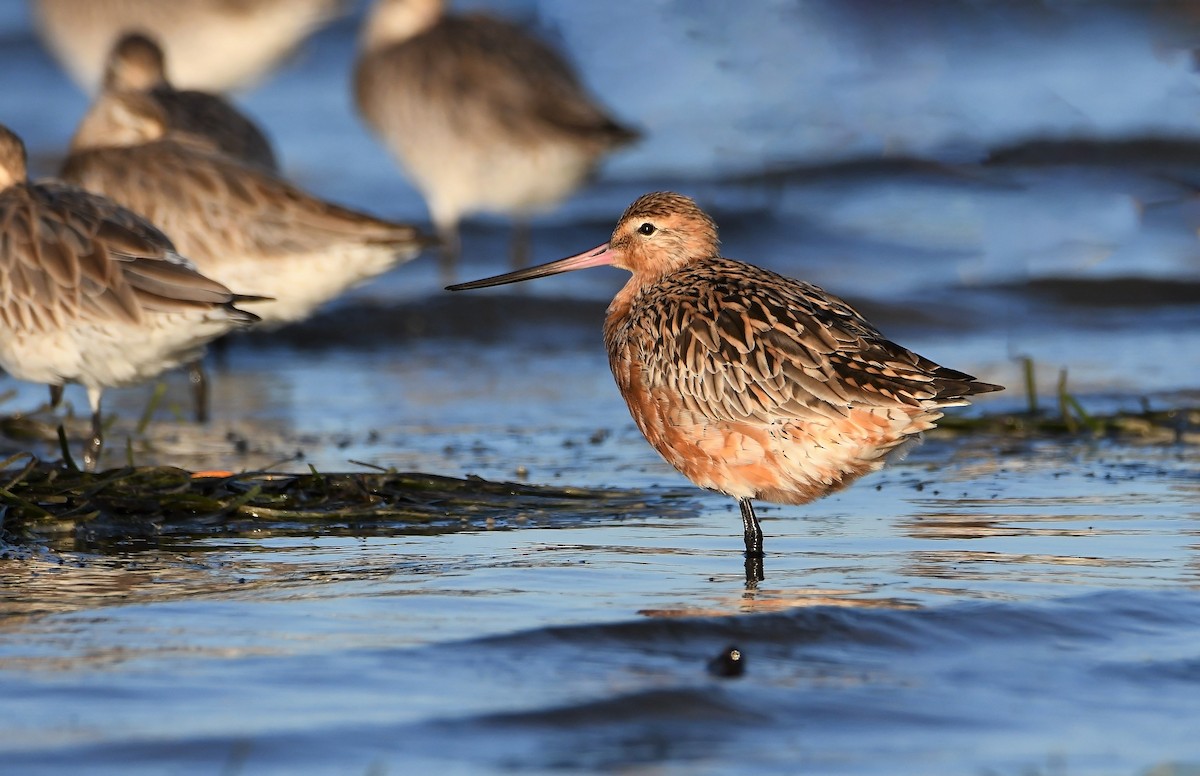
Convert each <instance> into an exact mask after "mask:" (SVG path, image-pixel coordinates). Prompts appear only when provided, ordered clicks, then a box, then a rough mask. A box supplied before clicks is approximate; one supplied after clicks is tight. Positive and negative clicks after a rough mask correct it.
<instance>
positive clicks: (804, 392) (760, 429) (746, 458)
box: [452, 192, 1000, 574]
mask: <svg viewBox="0 0 1200 776" xmlns="http://www.w3.org/2000/svg"><path fill="white" fill-rule="evenodd" d="M601 264H612V265H613V266H617V267H621V268H622V269H626V270H629V271H630V272H632V273H633V277H632V278H630V280H629V282H628V283H627V284H626V285H625V286H624V287H623V288H622V289H621V290H620V291H619V292H618V293H617V294H616V296H615V297H614V299H613V302H612V304H611V305H610V306H609V309H608V315H607V318H606V320H605V323H604V341H605V344H606V346H607V348H608V354H609V364H610V366H611V367H612V372H613V376H614V377H615V378H616V382H617V386H618V387H619V388H620V390H621V394H622V396H624V397H625V401H626V402H627V403H628V405H629V410H630V412H631V413H632V415H633V418H634V420H635V422H636V423H637V425H638V428H640V429H641V431H642V433H643V434H645V435H646V438H647V439H648V440H649V441H650V443H651V444H652V445H653V446H654V448H655V449H656V450H658V452H659V453H661V454H662V456H663V457H664V458H665V459H666V460H667V461H668V462H670V463H671V464H672V465H673V466H675V468H677V469H678V470H679V471H680V472H682V473H683V474H684V475H685V476H687V477H688V478H689V479H690V480H692V482H694V483H696V484H697V485H700V486H701V487H704V488H710V489H713V490H717V491H720V492H722V493H725V494H728V495H730V496H733V497H734V498H736V499H738V501H739V503H740V504H741V507H742V515H743V520H744V521H745V530H746V549H747V553H748V555H751V556H754V555H761V551H762V543H761V542H762V539H761V536H762V534H761V529H759V527H758V521H757V518H756V517H755V516H754V513H753V509H752V507H751V506H750V502H751V500H752V499H763V500H766V501H774V502H781V503H787V504H803V503H806V502H808V501H811V500H813V499H815V498H818V497H820V496H823V495H825V494H827V493H830V492H832V491H835V490H837V489H839V488H842V487H845V486H846V485H848V484H849V483H850V482H852V481H853V480H854V479H856V478H857V477H859V476H861V475H863V474H866V473H868V472H871V471H874V470H876V469H878V468H880V467H881V466H882V465H883V464H884V461H885V459H886V457H887V456H888V455H889V453H892V452H893V451H895V450H896V449H897V448H898V447H900V446H901V445H903V444H904V443H905V442H906V441H908V440H911V439H915V438H916V436H917V435H918V434H919V433H920V432H922V431H925V430H927V429H930V428H932V427H933V425H934V423H935V422H936V421H937V420H938V418H940V417H941V416H942V410H943V409H944V408H946V407H954V406H959V405H964V404H967V403H968V401H967V397H968V396H971V395H973V394H978V393H985V392H988V391H996V390H1000V386H996V385H991V384H988V383H982V382H979V381H977V380H976V379H975V378H974V377H972V376H970V375H968V374H965V373H963V372H959V371H956V370H953V369H948V368H946V367H943V366H939V365H937V364H935V363H933V362H932V361H930V360H929V359H927V358H923V357H922V356H919V355H917V354H916V353H913V352H912V351H910V350H908V349H906V348H904V347H901V346H900V345H897V344H896V343H894V342H892V341H890V340H888V339H887V338H885V337H884V336H883V335H882V334H881V333H880V332H879V331H878V330H877V329H876V328H875V327H874V326H872V325H871V324H870V323H869V322H868V321H867V320H866V319H865V318H863V317H862V316H861V315H860V314H858V313H857V312H856V311H855V310H854V309H853V308H851V307H850V306H849V305H847V304H846V303H845V302H843V301H842V300H840V299H838V298H837V297H835V296H832V295H831V294H828V293H826V292H825V291H823V290H822V289H820V288H818V287H817V286H814V285H811V284H809V283H803V282H800V281H797V280H793V279H791V278H787V277H784V276H782V275H778V274H776V273H774V272H770V271H768V270H764V269H760V268H759V267H755V266H753V265H750V264H745V263H742V262H739V261H734V260H732V259H726V258H722V257H721V256H720V254H719V250H718V241H717V232H716V226H715V224H714V223H713V221H712V219H711V218H709V217H708V215H707V214H705V213H704V212H703V211H702V210H700V208H699V207H697V206H696V204H695V202H693V201H692V200H691V199H689V198H687V197H684V196H681V195H679V194H673V193H663V192H660V193H655V194H647V195H645V196H643V197H641V198H640V199H638V200H637V201H636V202H634V203H633V204H632V205H631V206H630V207H629V208H628V209H627V210H626V211H625V214H624V215H623V216H622V217H621V220H620V222H619V223H618V224H617V227H616V229H615V230H614V232H613V234H612V238H611V239H610V240H609V242H608V243H607V244H606V245H602V246H599V247H598V248H596V249H593V250H592V251H588V252H585V253H582V254H579V255H578V256H575V257H571V258H569V259H563V260H561V261H559V262H553V263H551V264H548V265H542V266H541V267H534V268H531V269H529V270H524V271H520V272H515V273H509V274H507V275H502V276H499V277H497V278H491V279H488V280H483V281H476V282H475V283H467V284H462V285H461V286H454V287H452V288H455V289H457V288H473V287H482V286H488V285H497V284H499V283H505V282H513V281H516V280H525V279H529V278H533V277H540V276H543V275H549V274H555V273H557V272H563V271H568V270H571V269H582V268H584V267H589V266H597V265H601ZM747 573H748V574H750V573H751V572H750V568H749V567H748V568H747Z"/></svg>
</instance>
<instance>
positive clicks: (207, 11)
mask: <svg viewBox="0 0 1200 776" xmlns="http://www.w3.org/2000/svg"><path fill="white" fill-rule="evenodd" d="M31 5H32V8H33V18H34V22H35V23H36V26H37V29H38V32H39V33H40V34H41V36H42V38H43V40H45V41H46V44H47V46H48V48H49V49H50V50H51V52H53V53H54V55H55V57H56V58H57V59H58V60H59V62H60V63H62V65H63V67H64V68H66V70H67V72H68V73H70V75H71V77H72V78H73V79H74V80H75V82H76V83H78V84H79V85H80V86H82V87H83V88H84V89H85V90H86V91H88V92H94V91H96V89H97V88H98V87H99V86H100V84H101V76H102V75H103V72H104V63H105V60H106V59H107V57H108V55H109V52H110V51H112V47H113V44H115V43H116V42H117V39H118V38H120V37H121V36H122V35H124V34H125V33H126V32H133V31H136V32H142V33H145V34H147V35H150V36H152V37H153V38H154V39H155V40H157V41H158V43H159V44H160V45H161V46H162V47H163V48H164V49H166V50H167V51H168V52H170V55H171V76H172V79H173V82H174V84H175V85H176V86H177V87H179V88H181V89H203V90H205V91H210V92H227V91H229V90H231V89H235V88H237V87H239V86H245V85H247V84H248V83H249V82H251V81H254V80H256V79H258V78H259V77H261V76H262V75H263V74H264V73H265V72H266V71H267V70H269V69H271V68H272V67H274V66H275V65H276V64H277V63H278V62H279V61H280V60H282V59H283V58H284V57H286V56H287V55H288V54H290V53H291V52H292V50H293V49H295V48H296V46H297V45H299V43H300V41H301V40H303V39H304V38H305V37H307V36H308V35H309V34H310V33H312V32H313V31H315V30H316V29H317V28H319V27H321V26H322V25H324V24H325V23H326V22H327V21H329V20H331V19H333V18H334V17H336V16H338V15H340V14H341V13H342V12H344V11H345V10H346V9H347V8H348V6H349V2H348V0H32V3H31Z"/></svg>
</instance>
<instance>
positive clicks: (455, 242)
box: [437, 223, 462, 283]
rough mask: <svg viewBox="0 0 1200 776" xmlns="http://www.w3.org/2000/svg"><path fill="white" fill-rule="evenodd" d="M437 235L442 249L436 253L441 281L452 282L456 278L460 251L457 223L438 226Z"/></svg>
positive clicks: (460, 240) (460, 244) (460, 243)
mask: <svg viewBox="0 0 1200 776" xmlns="http://www.w3.org/2000/svg"><path fill="white" fill-rule="evenodd" d="M437 232H438V237H439V238H441V240H442V249H441V251H440V253H439V255H438V264H439V266H440V267H441V270H442V282H444V283H453V282H454V281H455V280H457V279H458V277H457V275H458V257H459V254H461V253H462V239H461V238H460V237H459V236H458V224H457V223H455V224H446V225H444V226H439V227H438V230H437Z"/></svg>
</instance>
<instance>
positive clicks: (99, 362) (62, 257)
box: [0, 127, 258, 470]
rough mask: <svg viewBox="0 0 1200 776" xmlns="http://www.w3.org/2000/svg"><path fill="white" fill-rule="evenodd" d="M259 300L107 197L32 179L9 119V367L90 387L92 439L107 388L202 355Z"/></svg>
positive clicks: (1, 254)
mask: <svg viewBox="0 0 1200 776" xmlns="http://www.w3.org/2000/svg"><path fill="white" fill-rule="evenodd" d="M243 300H245V301H249V298H247V297H242V296H240V295H237V294H234V293H232V292H230V290H229V289H228V288H226V287H225V286H223V285H221V284H220V283H218V282H216V281H214V280H210V279H209V278H207V277H205V276H203V275H201V274H200V273H198V272H197V271H196V270H195V268H194V267H192V265H191V264H190V263H189V262H188V261H187V260H186V259H184V258H183V257H181V256H180V255H179V254H178V253H176V252H175V248H174V246H173V245H172V244H171V241H170V240H169V239H167V237H166V236H165V235H163V233H162V232H160V231H158V230H157V229H156V228H154V227H153V226H151V225H150V223H149V222H148V221H146V220H144V219H143V218H140V217H139V216H137V215H135V214H134V213H132V212H130V211H129V210H126V209H124V208H122V207H119V206H118V205H117V204H116V203H114V202H112V201H111V200H108V199H106V198H104V197H101V196H97V195H94V194H90V193H88V192H86V191H83V190H82V189H78V188H75V187H74V186H69V185H66V184H62V183H57V182H42V183H30V182H29V180H28V177H27V173H26V157H25V146H24V145H23V144H22V143H21V140H20V138H18V137H17V136H16V135H14V134H13V133H12V132H10V131H9V130H8V129H6V128H4V127H0V366H2V367H3V368H4V369H5V370H6V371H7V372H8V373H9V374H11V375H12V376H13V377H16V378H18V379H20V380H28V381H30V382H37V383H45V384H47V385H49V386H50V396H51V402H52V403H55V404H56V403H57V401H58V399H59V398H60V397H61V395H62V387H63V385H64V384H65V383H79V384H80V385H82V386H84V387H85V388H86V389H87V394H88V402H89V404H90V405H91V409H92V439H91V442H90V444H89V446H88V448H87V451H86V452H85V454H84V464H85V466H86V467H87V468H88V469H89V470H91V469H94V468H95V467H96V462H97V461H98V459H99V457H100V451H101V447H102V445H103V435H102V425H101V422H100V397H101V394H102V393H103V392H104V389H105V388H109V387H116V386H124V385H130V384H133V383H138V382H142V381H144V380H148V379H150V378H152V377H154V376H156V375H158V374H159V373H161V372H163V371H164V370H167V369H171V368H173V367H175V366H178V365H179V364H181V363H185V362H188V361H193V360H195V359H197V358H199V356H200V355H201V354H202V353H203V350H204V346H205V345H206V344H207V343H208V342H209V341H211V340H213V339H215V338H217V337H220V336H221V335H223V334H225V333H226V332H229V331H230V330H232V329H235V328H239V327H242V326H247V325H249V324H251V323H253V322H255V321H257V320H258V318H257V317H256V316H255V315H253V314H251V313H248V312H245V311H244V310H239V309H238V308H237V307H234V303H235V302H239V301H243Z"/></svg>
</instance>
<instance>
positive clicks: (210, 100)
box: [103, 33, 279, 172]
mask: <svg viewBox="0 0 1200 776" xmlns="http://www.w3.org/2000/svg"><path fill="white" fill-rule="evenodd" d="M103 89H104V91H108V92H137V93H140V94H145V95H148V96H149V97H151V98H152V99H153V100H154V101H155V102H156V103H158V105H159V107H161V108H162V110H163V116H164V118H165V119H166V124H167V132H168V133H169V134H171V135H174V136H177V137H181V138H186V139H188V140H191V141H192V142H193V143H196V144H198V145H204V146H208V147H210V148H211V149H212V150H214V151H217V152H220V153H223V154H227V155H229V156H231V157H233V158H234V159H237V160H239V161H242V162H245V163H246V164H249V165H251V166H254V167H258V168H261V169H263V170H267V171H269V172H277V171H278V169H279V165H278V163H277V162H276V160H275V152H274V151H273V150H272V149H271V143H270V141H268V140H267V136H266V135H265V134H264V133H263V131H262V130H261V129H259V128H258V126H257V125H256V124H255V123H254V122H253V121H251V120H250V119H249V118H248V117H247V116H246V115H245V114H243V113H242V112H241V111H239V110H238V109H237V108H235V107H234V106H233V105H232V104H231V103H230V102H229V101H228V100H226V99H225V98H223V97H221V96H220V95H217V94H211V93H209V92H201V91H196V90H190V89H189V90H178V89H175V88H174V87H173V86H172V85H171V83H170V81H169V80H168V78H167V62H166V59H165V57H164V55H163V51H162V49H161V48H159V46H158V44H157V43H156V42H155V41H153V40H151V39H150V38H149V37H147V36H145V35H141V34H138V33H130V34H127V35H124V36H122V38H121V39H120V40H119V41H117V45H116V46H114V47H113V50H112V54H111V55H110V56H109V58H108V62H107V64H106V66H105V71H104V82H103Z"/></svg>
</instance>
